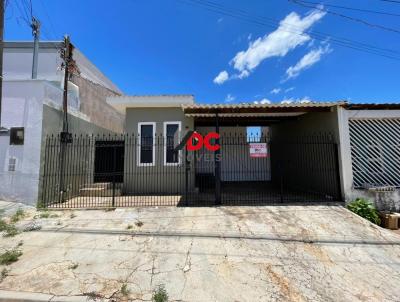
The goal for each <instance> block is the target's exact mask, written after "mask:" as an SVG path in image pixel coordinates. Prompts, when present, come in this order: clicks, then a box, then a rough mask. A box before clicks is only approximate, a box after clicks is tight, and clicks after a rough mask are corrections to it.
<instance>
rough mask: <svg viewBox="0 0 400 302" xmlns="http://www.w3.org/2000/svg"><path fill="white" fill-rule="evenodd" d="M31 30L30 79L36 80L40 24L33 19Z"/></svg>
mask: <svg viewBox="0 0 400 302" xmlns="http://www.w3.org/2000/svg"><path fill="white" fill-rule="evenodd" d="M31 28H32V35H33V38H34V47H33V62H32V79H36V78H37V69H38V56H39V36H40V22H39V20H38V19H36V18H35V17H32V23H31Z"/></svg>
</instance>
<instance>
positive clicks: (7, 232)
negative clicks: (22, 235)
mask: <svg viewBox="0 0 400 302" xmlns="http://www.w3.org/2000/svg"><path fill="white" fill-rule="evenodd" d="M0 232H4V234H3V237H14V236H15V235H17V234H19V231H18V229H17V228H16V227H15V225H14V224H11V223H7V222H5V221H4V220H3V219H0Z"/></svg>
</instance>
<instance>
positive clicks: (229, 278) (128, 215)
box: [0, 205, 400, 302]
mask: <svg viewBox="0 0 400 302" xmlns="http://www.w3.org/2000/svg"><path fill="white" fill-rule="evenodd" d="M51 213H52V214H56V215H58V217H53V218H47V219H44V218H36V219H34V217H35V216H36V217H37V216H38V215H37V213H36V212H35V210H33V209H29V210H28V214H27V216H26V217H25V218H24V220H22V221H20V222H18V224H17V227H21V228H22V227H23V225H26V224H28V223H31V221H36V222H37V223H39V224H40V225H41V229H40V230H33V231H30V232H23V233H21V234H18V235H17V236H15V237H14V238H4V237H2V238H0V246H1V248H0V249H1V250H4V249H11V248H13V247H15V245H16V243H17V242H19V241H22V242H23V245H22V246H21V247H20V249H21V250H22V252H23V255H22V256H21V257H20V259H19V261H17V262H15V263H13V264H11V265H9V266H8V267H7V268H8V269H9V270H10V272H9V275H8V276H7V277H6V278H4V279H3V281H2V282H1V283H0V297H2V298H3V300H4V299H5V300H6V301H8V300H7V298H5V297H9V298H10V296H11V297H12V295H13V294H15V295H17V294H23V295H28V296H29V294H32V296H35V295H36V296H38V295H41V296H40V299H39V298H38V301H87V299H93V300H96V301H151V298H152V295H153V292H154V290H155V289H156V288H157V286H159V285H161V284H163V285H165V288H166V290H167V293H168V295H169V298H170V299H169V300H170V301H232V302H234V301H398V298H399V297H400V286H399V284H400V236H399V235H397V234H395V233H392V232H390V231H388V230H385V229H382V228H380V227H378V226H375V225H373V224H371V223H369V222H368V221H365V220H364V219H362V218H360V217H358V216H356V215H354V214H352V213H351V212H349V211H348V210H346V209H345V208H343V207H341V206H327V205H314V206H296V205H282V206H262V207H215V208H211V207H209V208H175V207H165V208H131V209H117V210H115V211H108V212H107V211H101V210H91V211H84V210H81V211H76V210H75V211H67V210H65V211H51ZM138 221H140V222H142V223H143V224H142V225H141V224H135V222H138ZM0 269H3V267H0ZM124 284H126V286H127V289H128V291H129V293H128V295H123V293H122V291H121V288H122V286H123V285H124ZM41 299H42V300H41Z"/></svg>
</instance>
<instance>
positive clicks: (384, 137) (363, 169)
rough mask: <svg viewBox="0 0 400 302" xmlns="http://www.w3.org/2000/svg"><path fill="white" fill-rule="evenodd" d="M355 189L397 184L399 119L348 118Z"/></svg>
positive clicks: (399, 178) (398, 181)
mask: <svg viewBox="0 0 400 302" xmlns="http://www.w3.org/2000/svg"><path fill="white" fill-rule="evenodd" d="M349 129H350V144H351V159H352V168H353V186H354V187H355V188H371V187H384V186H391V187H400V173H399V171H400V119H399V118H381V119H378V118H376V119H350V120H349Z"/></svg>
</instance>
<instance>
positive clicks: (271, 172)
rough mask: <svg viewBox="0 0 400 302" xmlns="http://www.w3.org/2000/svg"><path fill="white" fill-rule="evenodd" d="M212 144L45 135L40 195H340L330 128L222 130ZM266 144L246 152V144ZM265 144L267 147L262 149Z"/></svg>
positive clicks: (65, 203)
mask: <svg viewBox="0 0 400 302" xmlns="http://www.w3.org/2000/svg"><path fill="white" fill-rule="evenodd" d="M216 143H218V144H219V145H220V150H219V151H218V152H214V151H208V150H207V149H205V148H201V149H200V150H198V151H187V150H186V149H185V148H184V149H183V150H180V151H177V150H175V149H174V147H175V145H174V140H170V139H169V138H165V137H163V136H161V135H155V136H152V137H143V136H142V137H140V136H137V135H128V134H126V135H116V136H90V135H74V136H73V137H72V140H70V141H69V142H61V139H60V137H59V136H49V137H47V138H46V144H45V152H44V167H43V173H42V177H41V200H40V203H41V205H42V206H44V207H48V208H102V207H131V206H210V205H220V204H222V205H258V204H269V203H281V202H312V201H338V200H340V199H341V194H340V185H339V173H338V157H337V145H336V143H335V142H334V141H333V140H332V138H331V136H330V135H315V136H309V137H302V138H298V139H296V140H291V141H283V140H272V139H270V138H269V137H267V136H250V137H249V136H246V135H225V136H221V138H220V139H219V140H218V141H216ZM254 144H257V146H262V147H265V149H264V150H263V153H261V154H256V155H255V154H252V153H251V152H250V148H252V147H254V146H255V145H254ZM265 150H266V151H267V153H265Z"/></svg>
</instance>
